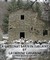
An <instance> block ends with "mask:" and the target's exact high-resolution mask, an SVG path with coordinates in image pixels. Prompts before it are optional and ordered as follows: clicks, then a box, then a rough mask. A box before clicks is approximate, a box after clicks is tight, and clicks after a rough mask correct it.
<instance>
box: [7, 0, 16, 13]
mask: <svg viewBox="0 0 50 60" xmlns="http://www.w3.org/2000/svg"><path fill="white" fill-rule="evenodd" d="M16 8H17V3H16V0H12V2H11V3H10V4H9V6H8V11H9V12H13V11H15V10H16Z"/></svg>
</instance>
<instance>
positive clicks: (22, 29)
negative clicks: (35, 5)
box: [8, 9, 50, 40]
mask: <svg viewBox="0 0 50 60" xmlns="http://www.w3.org/2000/svg"><path fill="white" fill-rule="evenodd" d="M8 34H9V40H16V39H20V38H25V39H32V40H44V39H46V40H49V39H50V27H49V24H48V22H46V21H43V20H41V19H39V18H38V13H37V12H34V11H32V9H28V10H24V9H19V10H17V11H16V12H12V13H11V14H10V15H9V31H8Z"/></svg>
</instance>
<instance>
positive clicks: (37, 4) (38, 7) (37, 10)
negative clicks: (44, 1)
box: [35, 2, 41, 17]
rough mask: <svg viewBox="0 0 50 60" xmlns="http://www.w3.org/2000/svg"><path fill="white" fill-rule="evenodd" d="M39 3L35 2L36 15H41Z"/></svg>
mask: <svg viewBox="0 0 50 60" xmlns="http://www.w3.org/2000/svg"><path fill="white" fill-rule="evenodd" d="M40 9H41V8H40V3H38V2H36V7H35V11H36V12H38V17H41V10H40Z"/></svg>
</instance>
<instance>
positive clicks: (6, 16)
mask: <svg viewBox="0 0 50 60" xmlns="http://www.w3.org/2000/svg"><path fill="white" fill-rule="evenodd" d="M8 18H9V16H8V15H7V14H6V15H5V16H4V19H3V24H2V26H3V33H8V22H9V21H8Z"/></svg>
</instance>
